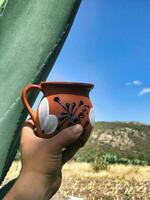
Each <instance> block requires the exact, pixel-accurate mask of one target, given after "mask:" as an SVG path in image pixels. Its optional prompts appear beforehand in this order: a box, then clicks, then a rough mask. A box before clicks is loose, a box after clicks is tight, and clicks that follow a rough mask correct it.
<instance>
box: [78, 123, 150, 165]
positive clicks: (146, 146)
mask: <svg viewBox="0 0 150 200" xmlns="http://www.w3.org/2000/svg"><path fill="white" fill-rule="evenodd" d="M88 151H89V152H90V153H89V154H90V155H89V154H88V153H87V152H88ZM85 152H86V153H85ZM86 154H88V155H86ZM96 154H98V156H99V157H100V156H101V155H103V156H104V157H105V159H106V160H107V159H108V157H109V159H116V160H118V159H120V160H121V161H120V162H122V160H123V162H126V160H127V159H130V160H141V161H147V162H148V163H149V161H150V125H145V124H142V123H137V122H97V123H96V124H95V128H94V130H93V133H92V134H91V137H90V139H89V141H88V143H87V144H86V146H85V147H84V148H83V149H81V150H80V152H79V153H78V154H77V155H76V157H75V159H77V160H80V159H81V157H82V159H83V157H86V159H87V160H88V161H90V159H92V160H93V159H94V157H95V155H96ZM91 156H92V158H91ZM106 157H107V158H106ZM112 157H114V158H112ZM82 159H81V160H82Z"/></svg>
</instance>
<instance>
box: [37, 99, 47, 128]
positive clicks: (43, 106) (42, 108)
mask: <svg viewBox="0 0 150 200" xmlns="http://www.w3.org/2000/svg"><path fill="white" fill-rule="evenodd" d="M38 113H39V121H40V127H41V129H42V130H44V120H45V118H46V117H47V116H48V115H49V104H48V100H47V98H46V97H45V98H43V99H42V101H41V102H40V105H39V109H38Z"/></svg>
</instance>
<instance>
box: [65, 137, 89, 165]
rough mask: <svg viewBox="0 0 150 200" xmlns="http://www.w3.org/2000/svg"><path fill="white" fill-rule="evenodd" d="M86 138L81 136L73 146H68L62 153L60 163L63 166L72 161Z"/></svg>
mask: <svg viewBox="0 0 150 200" xmlns="http://www.w3.org/2000/svg"><path fill="white" fill-rule="evenodd" d="M88 138H89V136H87V135H85V134H82V135H81V136H80V138H79V139H78V140H77V141H76V142H75V143H74V144H72V145H70V146H68V147H67V149H66V150H64V151H63V152H62V163H63V164H65V163H66V162H68V161H69V160H70V159H72V158H73V157H74V155H75V154H76V153H77V152H78V151H79V149H80V148H81V147H83V146H84V145H85V143H86V142H87V140H88Z"/></svg>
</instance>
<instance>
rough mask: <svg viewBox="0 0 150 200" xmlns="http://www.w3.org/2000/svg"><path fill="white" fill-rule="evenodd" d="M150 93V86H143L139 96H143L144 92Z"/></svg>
mask: <svg viewBox="0 0 150 200" xmlns="http://www.w3.org/2000/svg"><path fill="white" fill-rule="evenodd" d="M147 93H150V88H143V89H142V90H141V91H140V92H139V96H142V95H144V94H147Z"/></svg>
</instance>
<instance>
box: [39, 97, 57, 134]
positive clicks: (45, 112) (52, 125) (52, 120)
mask: <svg viewBox="0 0 150 200" xmlns="http://www.w3.org/2000/svg"><path fill="white" fill-rule="evenodd" d="M49 110H50V109H49V103H48V100H47V98H46V97H45V98H43V99H42V101H41V102H40V105H39V109H38V114H39V121H40V127H41V130H42V131H44V133H45V134H51V133H53V132H54V131H55V130H56V129H57V126H58V120H57V117H56V115H53V114H49Z"/></svg>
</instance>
